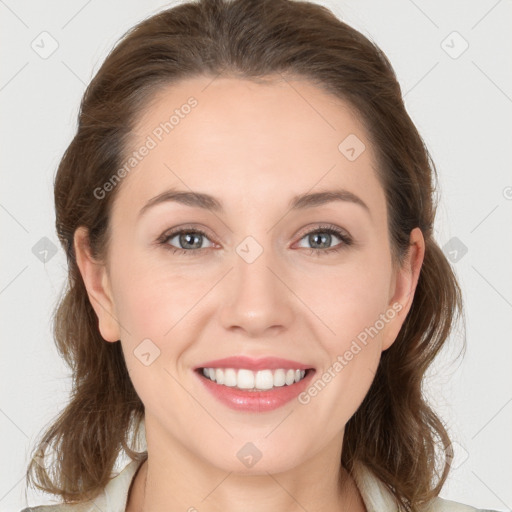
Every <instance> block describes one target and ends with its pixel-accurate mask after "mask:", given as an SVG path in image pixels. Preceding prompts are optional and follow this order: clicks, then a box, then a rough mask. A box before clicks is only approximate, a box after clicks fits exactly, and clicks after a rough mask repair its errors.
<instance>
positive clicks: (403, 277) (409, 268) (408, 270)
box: [382, 228, 425, 351]
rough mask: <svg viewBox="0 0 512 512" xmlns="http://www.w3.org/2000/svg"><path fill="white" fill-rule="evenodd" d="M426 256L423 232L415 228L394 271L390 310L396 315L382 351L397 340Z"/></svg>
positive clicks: (384, 339)
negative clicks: (402, 258)
mask: <svg viewBox="0 0 512 512" xmlns="http://www.w3.org/2000/svg"><path fill="white" fill-rule="evenodd" d="M424 257H425V240H424V238H423V233H422V232H421V229H420V228H414V229H413V230H412V231H411V234H410V237H409V250H408V252H407V254H406V255H405V258H404V261H403V263H402V265H401V266H400V267H397V268H396V269H395V270H394V272H393V279H392V283H391V288H390V301H389V304H388V307H389V308H390V310H389V311H391V310H393V311H395V312H396V315H395V316H394V317H393V318H392V319H391V320H390V321H389V323H388V324H387V325H386V330H385V332H384V336H383V338H382V351H384V350H387V349H388V348H389V347H390V346H391V345H392V344H393V342H394V341H395V340H396V338H397V336H398V333H399V332H400V329H401V328H402V325H403V323H404V321H405V318H406V317H407V314H408V313H409V310H410V309H411V306H412V302H413V299H414V293H415V291H416V286H417V284H418V279H419V277H420V271H421V266H422V265H423V258H424Z"/></svg>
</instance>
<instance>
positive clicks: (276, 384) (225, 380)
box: [196, 367, 314, 392]
mask: <svg viewBox="0 0 512 512" xmlns="http://www.w3.org/2000/svg"><path fill="white" fill-rule="evenodd" d="M313 371H314V370H313V369H312V368H309V369H307V370H301V369H298V368H297V369H295V370H294V369H285V368H277V369H264V370H258V371H252V370H249V369H246V368H240V369H237V368H211V367H210V368H197V369H196V372H197V373H198V374H199V375H200V376H201V377H204V378H205V379H208V380H210V381H211V382H215V383H216V384H218V385H220V386H226V387H231V388H236V389H239V390H242V391H250V392H251V391H252V392H257V391H269V390H273V389H277V388H280V387H284V386H292V385H293V384H296V383H298V382H301V381H302V380H303V379H304V378H306V375H309V373H311V372H313Z"/></svg>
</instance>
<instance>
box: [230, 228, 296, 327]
mask: <svg viewBox="0 0 512 512" xmlns="http://www.w3.org/2000/svg"><path fill="white" fill-rule="evenodd" d="M263 237H264V240H261V239H262V238H263ZM258 238H259V239H260V240H261V243H260V241H259V240H257V239H256V237H254V236H251V235H249V236H247V237H246V238H244V239H243V240H242V241H241V242H240V243H239V244H238V245H237V246H236V247H235V248H234V249H235V255H234V260H233V261H234V263H233V264H234V268H233V270H232V272H230V277H229V279H230V282H231V286H230V287H229V297H227V299H226V301H225V303H224V305H223V306H222V314H221V319H222V323H223V325H224V327H225V328H227V329H230V328H231V329H232V328H233V327H235V326H236V327H238V328H241V329H243V330H245V331H246V332H247V334H249V335H251V336H260V335H262V334H263V333H264V332H265V331H266V330H267V329H268V328H270V327H273V328H276V327H277V326H280V327H285V326H288V324H289V322H290V321H291V319H292V304H291V303H290V300H291V297H290V295H292V294H291V293H290V292H288V291H287V288H286V286H285V285H284V284H283V282H282V281H281V280H283V281H286V280H285V279H284V277H281V278H279V277H278V276H279V274H280V273H281V271H280V268H282V266H281V265H280V264H279V262H278V257H277V256H276V255H275V254H274V249H273V247H272V242H271V236H270V235H269V234H268V233H267V234H265V235H259V236H258Z"/></svg>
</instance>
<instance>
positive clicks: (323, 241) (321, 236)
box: [301, 225, 353, 256]
mask: <svg viewBox="0 0 512 512" xmlns="http://www.w3.org/2000/svg"><path fill="white" fill-rule="evenodd" d="M333 236H334V238H338V239H339V240H341V243H338V244H337V245H335V246H334V247H330V245H331V243H332V241H333ZM301 240H306V242H307V243H309V244H310V245H312V246H313V247H312V248H311V249H310V252H309V254H311V255H316V256H322V255H324V254H326V253H327V254H332V253H335V252H338V251H341V250H342V249H343V248H345V247H347V246H350V245H352V243H353V241H352V238H351V237H350V236H349V235H348V234H347V233H346V232H345V231H343V230H341V229H340V228H338V227H336V226H332V225H327V226H318V227H316V228H315V229H313V230H311V231H308V232H307V233H306V234H305V235H304V236H303V237H302V238H301ZM319 246H320V247H319ZM306 249H307V247H306Z"/></svg>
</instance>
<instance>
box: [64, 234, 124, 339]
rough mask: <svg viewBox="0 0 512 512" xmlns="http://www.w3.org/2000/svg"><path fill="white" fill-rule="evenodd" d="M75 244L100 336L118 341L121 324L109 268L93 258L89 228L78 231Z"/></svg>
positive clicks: (78, 262)
mask: <svg viewBox="0 0 512 512" xmlns="http://www.w3.org/2000/svg"><path fill="white" fill-rule="evenodd" d="M73 243H74V248H75V254H76V263H77V265H78V268H79V269H80V274H81V275H82V279H83V281H84V284H85V288H86V289H87V295H88V296H89V301H90V302H91V305H92V307H93V308H94V311H95V312H96V316H97V317H98V327H99V330H100V334H101V336H102V337H103V339H105V340H106V341H111V342H114V341H118V340H119V339H120V329H119V322H118V321H117V318H116V314H115V308H114V301H113V298H112V292H111V286H110V279H109V276H108V273H107V268H106V266H105V264H103V263H101V262H99V261H97V260H96V259H94V258H93V256H92V254H91V248H90V244H89V233H88V230H87V228H85V227H83V226H80V227H78V228H77V229H76V231H75V234H74V237H73Z"/></svg>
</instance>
